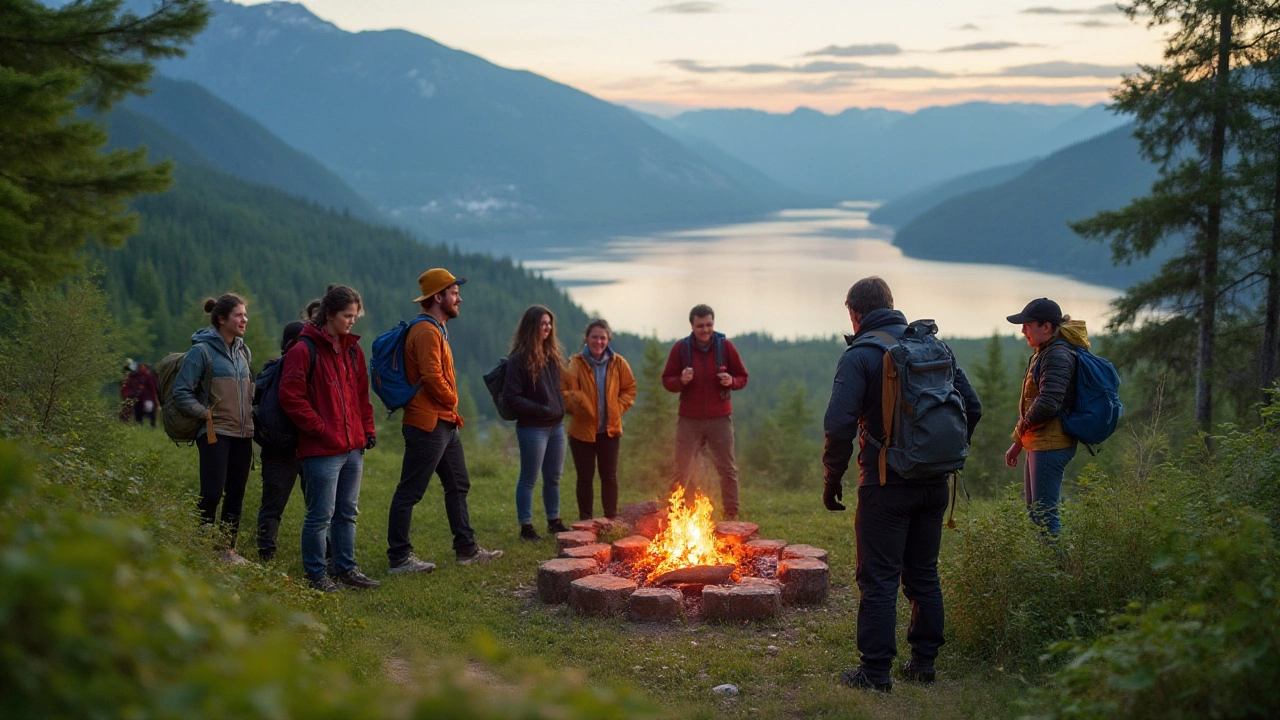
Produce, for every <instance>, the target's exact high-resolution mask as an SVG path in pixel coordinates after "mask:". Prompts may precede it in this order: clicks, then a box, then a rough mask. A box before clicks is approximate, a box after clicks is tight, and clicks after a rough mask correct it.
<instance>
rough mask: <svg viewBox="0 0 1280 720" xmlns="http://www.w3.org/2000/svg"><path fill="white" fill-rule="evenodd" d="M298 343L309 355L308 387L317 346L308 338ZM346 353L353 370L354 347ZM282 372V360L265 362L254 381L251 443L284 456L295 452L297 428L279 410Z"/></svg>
mask: <svg viewBox="0 0 1280 720" xmlns="http://www.w3.org/2000/svg"><path fill="white" fill-rule="evenodd" d="M298 342H300V343H304V344H305V345H306V346H307V349H308V350H309V351H311V364H310V365H309V366H308V367H307V383H308V384H310V383H311V371H312V369H314V368H315V366H316V346H315V343H313V342H312V341H311V339H310V338H305V337H300V338H298ZM292 347H293V346H290V349H292ZM348 353H349V355H350V361H351V364H352V367H354V366H355V363H356V352H355V347H352V348H351V349H350V350H349V351H348ZM283 372H284V357H283V356H282V357H278V358H276V359H274V360H270V361H268V362H267V364H266V365H264V366H263V368H262V372H260V373H258V378H257V379H256V380H254V381H253V440H254V442H256V443H258V447H261V448H262V449H264V450H274V451H276V452H281V453H287V452H291V451H293V450H296V449H298V426H297V425H294V424H293V421H292V420H290V419H289V416H288V415H287V414H286V413H285V411H284V408H283V407H281V406H280V375H281V374H282V373H283Z"/></svg>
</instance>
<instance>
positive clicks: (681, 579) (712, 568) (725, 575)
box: [649, 565, 738, 585]
mask: <svg viewBox="0 0 1280 720" xmlns="http://www.w3.org/2000/svg"><path fill="white" fill-rule="evenodd" d="M737 569H738V566H737V565H695V566H694V567H686V568H679V569H677V570H672V571H670V572H664V573H662V574H661V575H658V576H657V577H655V578H652V579H650V580H649V582H650V584H653V585H673V584H675V583H690V584H694V585H719V584H720V583H722V582H724V581H726V580H728V579H729V576H730V575H732V574H733V571H734V570H737Z"/></svg>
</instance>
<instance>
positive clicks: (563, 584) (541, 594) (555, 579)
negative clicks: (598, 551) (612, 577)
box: [538, 558, 601, 605]
mask: <svg viewBox="0 0 1280 720" xmlns="http://www.w3.org/2000/svg"><path fill="white" fill-rule="evenodd" d="M600 567H601V566H600V565H597V564H596V561H595V560H590V559H587V560H584V559H580V558H578V559H575V558H558V559H556V560H548V561H546V562H544V563H542V564H541V565H539V566H538V598H539V599H541V600H542V602H544V603H546V604H548V605H554V604H556V603H562V602H565V601H567V600H568V599H569V586H570V585H571V584H572V583H573V581H574V580H577V579H578V578H582V577H586V576H588V575H595V574H596V573H598V572H600Z"/></svg>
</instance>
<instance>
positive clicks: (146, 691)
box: [0, 444, 643, 720]
mask: <svg viewBox="0 0 1280 720" xmlns="http://www.w3.org/2000/svg"><path fill="white" fill-rule="evenodd" d="M41 492H42V488H40V487H39V486H38V485H37V484H35V482H34V481H33V480H32V479H31V477H30V474H29V472H28V470H27V468H25V467H23V465H22V462H21V460H20V458H19V455H18V453H17V451H16V450H15V449H14V448H13V447H12V446H10V445H8V444H0V663H3V666H4V667H5V668H6V670H5V672H4V673H0V706H3V707H4V708H5V715H6V716H11V717H62V718H118V717H126V718H234V717H249V718H272V719H273V720H274V719H279V718H295V717H296V718H391V717H395V718H416V717H424V718H425V717H456V718H464V717H465V718H509V717H523V718H543V717H546V718H578V717H582V718H587V717H590V718H598V717H605V718H609V717H614V718H621V717H630V716H633V715H636V714H639V713H640V711H641V710H642V709H643V708H642V706H641V705H640V704H639V703H638V701H636V700H634V699H631V698H629V697H626V696H620V695H616V694H614V693H611V692H608V691H602V690H598V689H592V688H589V687H587V686H585V685H583V684H582V683H581V682H577V681H574V680H573V679H572V678H568V677H563V676H560V675H555V676H554V677H553V676H550V675H549V676H548V677H545V678H536V679H535V680H534V681H532V682H526V683H521V682H520V681H518V680H517V683H516V684H514V685H513V686H512V688H511V689H510V690H509V691H506V692H503V691H501V690H498V691H495V690H494V688H493V687H484V688H481V687H478V686H475V685H472V684H470V683H468V682H467V681H466V680H465V679H464V676H463V675H462V674H461V672H460V671H457V672H451V671H450V670H449V669H448V668H444V669H442V671H441V672H440V673H438V674H437V675H436V676H435V677H434V678H433V679H432V680H429V681H423V682H420V683H419V682H415V684H413V685H412V686H408V687H401V686H383V685H376V684H375V685H361V684H357V683H354V682H353V681H352V680H351V678H350V676H349V675H348V674H347V672H346V671H345V669H343V668H341V667H339V666H336V665H333V666H327V665H323V664H320V663H317V662H316V661H315V660H313V659H312V658H311V657H310V656H309V655H308V653H307V652H306V650H305V639H306V638H307V637H308V635H309V634H311V633H315V632H319V631H322V628H319V627H318V626H316V625H315V623H314V621H313V620H311V619H310V617H309V616H307V615H304V614H300V613H289V611H288V608H287V607H282V606H279V605H275V604H267V603H261V602H252V601H251V600H248V601H247V600H244V599H242V598H241V597H240V596H239V595H238V594H237V593H233V592H230V591H229V590H226V589H223V588H221V587H219V586H216V585H213V584H210V583H209V582H208V581H206V580H205V579H204V578H203V577H202V576H201V575H198V574H196V573H194V572H192V571H191V570H189V569H187V568H186V567H185V566H184V565H183V564H182V562H181V561H180V558H179V557H177V554H176V553H173V552H165V551H163V550H161V549H159V548H157V547H156V545H155V544H154V542H153V541H152V539H151V536H150V535H149V534H148V533H146V532H144V531H143V530H141V529H140V528H138V527H137V526H136V525H133V524H131V523H129V522H127V521H123V520H110V519H103V518H98V517H92V516H89V515H86V514H84V513H82V512H80V511H77V510H71V509H61V508H59V507H58V504H57V503H52V502H45V501H44V499H43V498H42V497H41ZM272 616H274V617H272ZM263 628H266V629H263Z"/></svg>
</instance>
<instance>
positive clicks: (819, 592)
mask: <svg viewBox="0 0 1280 720" xmlns="http://www.w3.org/2000/svg"><path fill="white" fill-rule="evenodd" d="M778 580H781V581H782V597H783V599H785V600H786V602H787V604H788V605H816V604H818V603H822V602H825V601H826V599H827V589H828V587H829V586H830V584H831V568H829V567H827V564H826V563H824V562H822V561H821V560H814V559H813V558H791V559H789V560H783V561H782V562H780V563H778Z"/></svg>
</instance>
